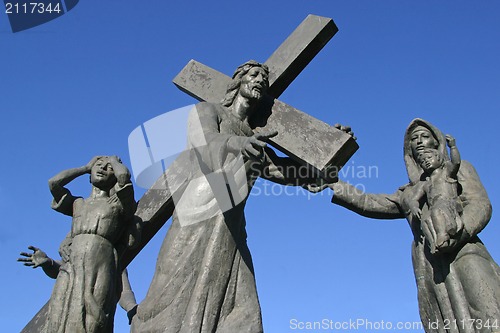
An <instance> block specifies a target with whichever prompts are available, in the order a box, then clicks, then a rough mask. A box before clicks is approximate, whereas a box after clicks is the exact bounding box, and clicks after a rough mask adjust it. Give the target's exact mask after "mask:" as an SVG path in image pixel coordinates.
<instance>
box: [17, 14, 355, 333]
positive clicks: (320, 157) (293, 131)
mask: <svg viewBox="0 0 500 333" xmlns="http://www.w3.org/2000/svg"><path fill="white" fill-rule="evenodd" d="M337 31H338V29H337V27H336V25H335V23H334V22H333V20H332V19H329V18H325V17H320V16H315V15H309V16H308V17H307V18H306V19H305V20H304V21H303V22H302V23H301V24H300V25H299V26H298V27H297V29H295V31H294V32H293V33H292V34H291V35H290V36H289V37H288V38H287V39H286V40H285V41H284V42H283V44H281V46H280V47H279V48H278V49H277V50H276V51H275V52H274V53H273V54H272V55H271V57H270V58H269V59H268V60H267V61H266V62H265V64H266V65H267V66H268V67H269V71H270V73H269V90H268V95H269V96H270V97H271V109H270V115H269V118H267V119H266V124H265V126H263V129H265V130H269V131H273V130H277V131H278V135H277V136H276V137H274V138H272V140H270V141H271V142H270V143H271V145H272V146H273V147H275V148H277V149H278V150H280V151H282V152H284V153H285V154H287V155H288V156H290V157H292V158H293V159H295V160H296V161H297V162H299V163H301V164H303V165H307V166H309V167H311V168H312V169H314V170H315V171H317V173H318V174H319V175H321V176H323V177H325V178H330V179H331V178H332V177H334V176H336V172H335V171H337V172H338V170H340V168H341V167H342V166H343V165H344V164H345V163H346V162H347V161H348V160H349V158H350V157H351V156H352V155H353V154H354V152H355V151H356V150H357V149H358V145H357V144H356V142H355V141H354V139H353V138H352V137H351V136H350V135H348V134H346V133H344V132H342V131H340V130H338V129H336V128H334V127H332V126H330V125H328V124H326V123H324V122H322V121H320V120H318V119H315V118H314V117H311V116H310V115H308V114H306V113H303V112H301V111H299V110H297V109H295V108H293V107H291V106H289V105H287V104H285V103H283V102H280V101H278V100H276V99H275V98H278V97H279V96H280V95H281V94H282V93H283V91H285V89H286V88H287V87H288V86H289V85H290V83H292V81H293V80H294V79H295V78H296V77H297V76H298V75H299V74H300V72H301V71H302V70H303V69H304V68H305V67H306V66H307V64H309V62H310V61H311V60H312V59H313V58H314V57H315V56H316V54H318V52H319V51H320V50H321V49H322V48H323V46H325V45H326V43H328V41H329V40H330V39H331V38H332V37H333V36H334V35H335V33H337ZM230 80H231V78H230V77H228V76H226V75H224V74H222V73H220V72H217V71H215V70H213V69H211V68H209V67H207V66H205V65H203V64H201V63H199V62H196V61H194V60H191V61H190V62H189V63H188V64H187V65H186V66H185V67H184V68H183V69H182V70H181V72H180V73H179V74H178V75H177V76H176V77H175V78H174V80H173V81H174V84H175V85H176V86H177V87H179V88H180V89H181V90H182V91H184V92H186V93H188V94H189V95H191V96H193V97H194V98H196V99H198V100H200V101H208V102H213V103H219V102H220V101H221V100H222V99H223V97H224V94H225V91H226V88H227V85H228V83H229V82H230ZM184 154H185V153H184ZM182 161H183V155H182V154H181V156H180V157H179V158H178V159H177V161H176V162H174V163H173V165H172V166H171V167H170V168H169V169H168V170H167V171H166V173H165V174H164V175H163V176H162V177H160V178H159V179H158V180H157V181H156V183H155V184H154V185H153V186H152V188H151V189H149V190H148V191H147V192H146V193H145V194H144V195H143V197H142V198H141V199H140V201H139V204H138V207H137V211H136V216H137V217H138V218H140V219H142V221H143V222H144V228H143V232H142V241H141V244H140V245H139V246H138V247H137V248H135V249H131V250H128V251H127V252H125V253H124V255H123V256H122V258H121V265H122V267H123V268H125V267H126V266H127V265H128V264H129V263H130V262H131V261H132V260H133V259H134V258H135V257H136V256H137V254H138V253H139V252H140V251H141V250H142V248H144V246H146V244H147V243H148V242H149V241H150V240H151V238H153V236H154V235H155V234H156V233H157V232H158V230H160V228H161V227H162V226H163V225H164V224H165V223H166V222H167V220H168V219H170V217H171V216H172V214H173V211H174V208H175V207H174V199H173V198H172V194H173V195H174V196H175V194H176V190H177V189H178V190H179V192H181V191H182V188H183V187H184V186H185V185H186V183H187V177H186V175H184V174H183V172H184V169H185V168H183V167H177V165H176V164H177V163H179V164H181V166H182ZM332 170H333V173H331V171H332ZM47 310H48V303H47V304H45V306H44V307H43V308H42V309H41V310H40V311H39V312H38V313H37V314H36V316H35V317H34V318H33V319H32V320H31V321H30V322H29V323H28V325H27V326H26V327H25V328H24V329H23V330H22V332H21V333H39V332H41V331H40V330H41V328H42V327H43V324H44V322H45V317H46V313H47Z"/></svg>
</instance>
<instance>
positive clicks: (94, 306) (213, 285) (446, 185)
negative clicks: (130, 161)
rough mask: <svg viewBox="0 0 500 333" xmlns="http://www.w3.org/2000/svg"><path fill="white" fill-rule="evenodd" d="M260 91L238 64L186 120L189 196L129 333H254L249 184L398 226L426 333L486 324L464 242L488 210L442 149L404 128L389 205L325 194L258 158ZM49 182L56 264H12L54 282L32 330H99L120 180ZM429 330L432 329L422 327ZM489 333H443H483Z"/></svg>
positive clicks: (498, 297)
mask: <svg viewBox="0 0 500 333" xmlns="http://www.w3.org/2000/svg"><path fill="white" fill-rule="evenodd" d="M268 87H269V69H268V68H267V66H266V65H263V64H260V63H258V62H255V61H249V62H246V63H244V64H243V65H241V66H240V67H238V68H237V70H236V72H235V74H234V75H233V78H232V81H231V84H230V85H229V87H228V89H227V92H226V95H225V98H224V100H223V101H222V102H221V103H200V104H198V105H197V106H196V108H195V109H194V111H193V112H192V114H191V115H190V117H189V122H188V129H189V131H188V154H184V155H182V156H183V157H182V158H185V159H186V160H185V163H184V164H183V167H184V168H185V169H186V170H184V173H185V174H186V175H188V176H187V177H188V183H189V185H188V186H187V188H186V189H185V190H184V191H183V193H182V199H183V200H181V201H179V202H178V205H179V206H178V207H176V208H177V210H176V211H175V212H174V216H173V222H172V225H171V226H170V228H169V231H168V233H167V236H166V238H165V240H164V242H163V245H162V247H161V250H160V254H159V256H158V261H157V265H156V270H155V275H154V277H153V281H152V283H151V285H150V288H149V291H148V293H147V295H146V298H145V299H144V300H143V301H142V302H141V303H140V304H139V305H138V307H137V314H135V316H133V318H132V323H131V332H136V333H141V332H158V333H159V332H172V333H173V332H219V333H221V332H227V333H233V332H251V333H258V332H262V331H263V328H262V319H261V312H260V305H259V301H258V296H257V290H256V285H255V277H254V271H253V264H252V258H251V255H250V251H249V249H248V246H247V242H246V231H245V224H246V221H245V216H244V207H245V203H246V200H247V198H248V195H249V193H250V191H251V189H252V186H253V184H254V182H255V181H256V180H257V178H258V177H263V178H266V179H269V180H271V181H274V182H277V183H280V184H283V185H294V186H302V187H304V188H306V189H308V190H310V191H312V192H317V191H320V190H323V189H324V188H326V187H330V188H331V189H333V191H334V196H333V198H332V202H333V203H334V204H337V205H340V206H343V207H346V208H347V209H350V210H352V211H354V212H357V213H358V214H361V215H363V216H366V217H370V218H377V219H396V218H406V219H407V221H408V223H409V226H410V228H411V231H412V233H413V236H414V241H413V244H412V261H413V268H414V273H415V279H416V283H417V289H418V301H419V310H420V316H421V319H422V322H423V324H424V328H425V330H426V332H445V331H446V330H445V329H444V327H445V322H446V321H448V322H449V321H455V322H461V321H464V320H476V321H479V320H481V322H484V323H486V322H490V323H491V324H493V323H494V322H498V321H500V269H499V267H498V265H497V264H496V263H495V261H494V260H493V259H492V257H491V256H490V254H489V253H488V251H487V250H486V248H485V246H484V245H483V243H482V242H481V241H480V239H479V238H478V236H477V235H478V233H479V232H480V231H481V230H482V229H483V228H484V227H485V226H486V224H487V223H488V222H489V220H490V218H491V204H490V202H489V199H488V196H487V194H486V191H485V189H484V187H483V186H482V184H481V182H480V180H479V177H478V175H477V173H476V171H475V170H474V168H473V166H472V165H471V164H470V163H468V162H467V161H464V160H461V158H460V155H459V153H458V148H457V146H456V143H455V139H454V138H453V137H451V136H445V135H443V133H442V132H441V131H440V130H439V129H437V128H435V127H434V126H433V125H432V124H430V123H429V122H427V121H424V120H421V119H415V120H414V121H412V122H411V124H410V125H409V127H408V129H407V131H406V134H405V137H404V160H405V163H406V168H407V172H408V177H409V183H408V184H405V185H404V186H402V187H400V188H399V189H398V190H397V191H396V193H394V194H387V195H386V194H368V193H359V191H355V190H353V189H352V187H351V185H349V184H347V183H345V182H343V181H341V180H339V181H335V182H327V183H325V182H324V181H322V180H321V179H319V178H318V176H317V175H313V174H310V175H307V177H304V176H301V177H297V175H298V174H300V173H298V172H293V171H294V168H299V167H300V164H298V163H297V162H295V161H294V160H292V159H291V158H283V157H278V156H277V155H276V153H274V151H273V150H272V149H270V148H269V147H267V141H268V139H269V138H271V137H273V136H275V135H276V134H277V133H275V132H271V133H265V132H260V131H258V130H256V128H255V126H253V125H252V121H251V119H252V117H253V116H254V115H256V114H258V113H259V112H262V107H261V102H262V101H263V99H264V97H265V94H266V90H267V88H268ZM343 129H344V130H345V131H346V132H349V134H350V135H353V134H352V132H351V131H350V129H349V128H343ZM448 148H449V153H448ZM284 170H286V171H287V172H284ZM288 172H290V174H288ZM87 173H90V177H91V183H92V193H91V196H90V197H89V198H87V199H82V198H79V197H74V196H73V195H72V194H71V193H70V192H69V190H67V189H66V188H65V187H64V186H65V185H66V184H68V183H69V182H70V181H71V180H73V179H74V178H76V177H78V176H81V175H83V174H87ZM229 178H231V179H232V180H231V181H234V182H235V183H234V184H236V186H234V184H233V183H231V184H232V187H231V188H232V189H233V190H234V189H236V190H235V191H233V193H232V195H233V197H232V200H231V204H230V205H229V206H228V205H227V203H225V202H224V200H222V199H221V196H220V193H219V192H218V190H217V186H219V185H220V184H214V179H215V180H217V181H221V182H223V183H222V184H223V185H224V186H223V187H225V186H226V185H228V186H229V182H230V181H229ZM224 182H226V183H224ZM49 184H50V190H51V193H52V194H53V197H54V202H53V208H54V209H56V210H57V211H59V212H61V213H63V214H66V215H69V216H72V219H73V223H72V228H71V232H70V235H69V236H68V237H67V239H66V240H65V241H64V242H63V244H62V245H61V250H60V252H61V256H62V258H63V260H62V262H61V263H60V264H58V265H54V261H53V260H52V259H50V258H48V257H46V256H44V255H43V254H41V253H40V252H41V251H40V250H38V249H37V248H31V249H32V250H33V251H34V253H33V254H28V253H22V255H23V256H24V257H25V258H22V259H20V260H21V261H23V262H25V264H27V265H31V266H33V265H35V266H41V267H42V268H44V270H45V271H46V273H47V275H49V276H51V277H55V278H56V285H55V287H54V291H53V294H52V297H51V300H50V307H49V313H48V317H47V321H46V326H45V328H44V332H49V333H52V332H95V333H97V332H112V329H113V328H112V322H113V315H114V311H115V308H116V304H117V302H118V298H119V295H120V293H121V292H122V281H125V284H126V283H128V282H127V279H126V278H123V277H122V276H121V271H122V270H123V268H124V267H121V266H120V260H119V259H120V253H121V252H122V251H123V249H125V248H127V247H130V246H133V245H134V242H136V241H137V239H138V238H139V237H140V227H139V225H138V224H137V223H136V221H135V220H134V212H135V208H136V202H135V200H134V197H133V190H132V184H131V181H130V174H129V172H128V170H127V169H126V168H125V167H124V166H123V164H121V163H120V161H119V159H118V158H117V157H113V156H111V157H98V158H95V159H93V160H92V161H91V162H89V164H87V165H86V166H84V167H81V168H76V169H70V170H66V171H63V172H61V173H60V174H58V175H56V176H55V177H54V178H52V179H51V180H50V181H49ZM235 198H239V200H236V199H235ZM42 253H43V252H42ZM132 307H133V308H134V309H135V300H134V302H133V306H132ZM127 310H130V309H127ZM430 322H433V323H434V322H435V323H438V325H437V326H436V327H437V328H434V327H429V326H428V325H426V324H428V323H430ZM498 325H500V323H498V324H497V328H492V326H491V325H490V327H488V328H487V329H486V328H484V327H481V328H477V327H468V328H466V327H455V329H454V330H453V329H450V331H451V332H454V331H456V332H495V331H500V328H498Z"/></svg>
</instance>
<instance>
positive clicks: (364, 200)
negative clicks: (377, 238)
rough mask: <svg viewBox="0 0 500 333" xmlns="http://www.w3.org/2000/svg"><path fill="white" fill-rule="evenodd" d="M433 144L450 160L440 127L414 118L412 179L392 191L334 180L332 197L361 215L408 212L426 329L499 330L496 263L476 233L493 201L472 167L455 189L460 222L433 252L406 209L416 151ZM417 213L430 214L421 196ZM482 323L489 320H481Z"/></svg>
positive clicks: (463, 169)
mask: <svg viewBox="0 0 500 333" xmlns="http://www.w3.org/2000/svg"><path fill="white" fill-rule="evenodd" d="M426 148H427V149H428V148H433V149H437V150H438V151H439V153H440V154H441V156H443V157H444V158H445V159H447V160H449V156H448V152H447V149H446V139H445V136H444V135H443V133H441V131H440V130H438V129H437V128H436V127H434V126H433V125H431V124H430V123H428V122H426V121H424V120H422V119H415V120H413V121H412V122H411V123H410V125H409V126H408V129H407V130H406V133H405V138H404V159H405V164H406V170H407V172H408V177H409V180H410V183H409V184H407V185H404V186H402V187H400V188H399V189H398V191H396V193H394V194H392V195H387V194H365V193H359V191H356V190H355V189H354V188H353V187H352V186H351V185H349V184H346V183H344V182H338V183H335V184H332V185H331V187H332V189H333V190H334V192H335V194H334V197H333V199H332V202H333V203H335V204H338V205H341V206H343V207H346V208H347V209H350V210H352V211H354V212H356V213H358V214H360V215H363V216H366V217H370V218H378V219H396V218H407V220H408V222H409V225H410V228H411V230H412V232H413V236H414V241H413V243H412V262H413V270H414V273H415V280H416V283H417V289H418V304H419V309H420V318H421V320H422V323H423V327H424V329H425V331H426V332H460V333H463V332H497V331H500V268H499V267H498V265H497V264H496V263H495V261H494V260H493V258H492V257H491V256H490V254H489V253H488V251H487V250H486V247H485V246H484V244H483V243H482V242H481V240H480V239H479V238H478V237H477V234H478V233H479V232H480V231H481V230H483V228H484V227H485V226H486V225H487V224H488V222H489V220H490V218H491V204H490V201H489V199H488V195H487V194H486V191H485V189H484V187H483V185H482V184H481V181H480V180H479V177H478V175H477V173H476V170H475V169H474V167H473V166H472V165H471V164H470V163H469V162H467V161H462V163H461V165H460V169H459V171H458V175H457V178H458V195H459V200H460V202H461V204H462V206H463V211H462V212H461V219H462V222H463V226H462V228H461V230H459V231H458V232H457V233H456V234H455V235H452V236H450V237H451V239H450V245H449V246H448V247H447V248H445V249H442V250H441V251H439V252H436V253H434V254H432V253H431V251H430V247H429V241H428V240H427V239H426V237H425V234H424V232H423V231H422V223H421V221H420V220H419V219H417V218H416V217H415V216H413V215H412V214H410V212H409V205H408V200H411V199H412V198H414V191H415V190H416V187H415V186H414V185H415V184H417V183H418V182H419V181H420V180H422V177H423V174H424V171H423V170H422V168H421V167H420V165H419V164H418V162H417V156H418V152H419V151H421V150H423V149H426ZM422 204H423V207H422V215H421V219H422V220H423V219H425V218H427V217H428V216H429V209H428V206H427V203H426V202H423V203H422ZM485 323H488V324H487V325H485Z"/></svg>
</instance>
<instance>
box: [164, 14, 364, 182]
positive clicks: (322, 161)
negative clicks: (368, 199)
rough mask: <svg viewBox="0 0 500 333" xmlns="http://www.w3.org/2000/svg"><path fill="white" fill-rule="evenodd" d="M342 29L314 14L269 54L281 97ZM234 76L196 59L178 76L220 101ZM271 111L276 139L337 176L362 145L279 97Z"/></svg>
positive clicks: (273, 84) (197, 92)
mask: <svg viewBox="0 0 500 333" xmlns="http://www.w3.org/2000/svg"><path fill="white" fill-rule="evenodd" d="M337 31H338V28H337V27H336V25H335V23H334V22H333V20H332V19H329V18H325V17H321V16H315V15H309V16H307V18H306V19H305V20H304V21H303V22H302V23H301V24H300V25H299V26H298V27H297V29H295V31H294V32H293V33H292V34H291V35H290V36H289V37H288V38H287V39H286V40H285V41H284V42H283V44H281V46H280V47H279V48H278V49H277V50H276V51H275V52H274V53H273V54H272V55H271V57H269V59H268V60H267V61H266V62H265V64H266V65H267V66H268V67H269V72H270V73H269V91H268V94H269V96H270V97H271V99H275V98H278V97H279V96H280V95H281V94H282V93H283V91H284V90H285V89H286V88H287V87H288V86H289V85H290V83H292V81H293V80H294V79H295V78H296V77H297V75H299V74H300V72H301V71H302V70H303V69H304V68H305V67H306V66H307V64H309V62H310V61H311V60H312V59H313V58H314V57H315V56H316V54H318V52H319V51H320V50H321V49H322V48H323V46H324V45H325V44H326V43H327V42H328V41H329V40H330V39H331V38H332V37H333V36H334V35H335V33H336V32H337ZM230 81H231V78H230V77H229V76H227V75H225V74H222V73H220V72H218V71H216V70H214V69H212V68H210V67H208V66H205V65H203V64H201V63H199V62H197V61H195V60H191V61H190V62H189V63H188V64H187V65H186V66H185V67H184V68H183V69H182V70H181V72H180V73H179V74H178V75H177V76H176V77H175V78H174V80H173V82H174V84H175V85H176V86H177V87H178V88H179V89H181V90H182V91H184V92H186V93H187V94H189V95H190V96H192V97H194V98H196V99H198V100H200V101H207V102H211V103H219V102H220V101H221V100H222V99H223V97H224V94H225V91H226V88H227V85H228V84H229V82H230ZM271 104H272V109H271V110H270V115H268V118H267V119H266V120H265V122H264V124H263V125H264V126H260V127H262V128H263V129H264V130H266V131H274V130H276V131H278V135H277V136H276V137H274V138H272V139H270V140H269V141H270V144H271V145H272V146H273V147H275V148H277V149H278V150H280V151H282V152H283V153H285V154H286V155H288V156H290V157H292V158H294V159H295V160H296V161H297V162H299V163H302V164H306V165H308V166H311V167H313V168H314V169H316V170H317V171H318V172H319V174H320V175H321V176H323V177H324V178H327V179H329V180H332V178H334V177H335V176H336V172H335V171H338V170H340V168H341V167H342V166H343V165H344V164H345V163H346V162H347V161H348V160H349V158H350V157H351V156H352V155H353V154H354V152H355V151H356V150H357V149H358V145H357V143H356V141H355V140H354V139H353V138H352V137H351V136H350V135H348V134H346V133H344V132H342V131H340V130H338V129H336V128H334V127H332V126H330V125H328V124H326V123H324V122H322V121H320V120H318V119H316V118H314V117H312V116H310V115H308V114H306V113H304V112H301V111H299V110H297V109H295V108H293V107H291V106H289V105H287V104H285V103H283V102H281V101H279V100H274V101H272V102H271Z"/></svg>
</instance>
